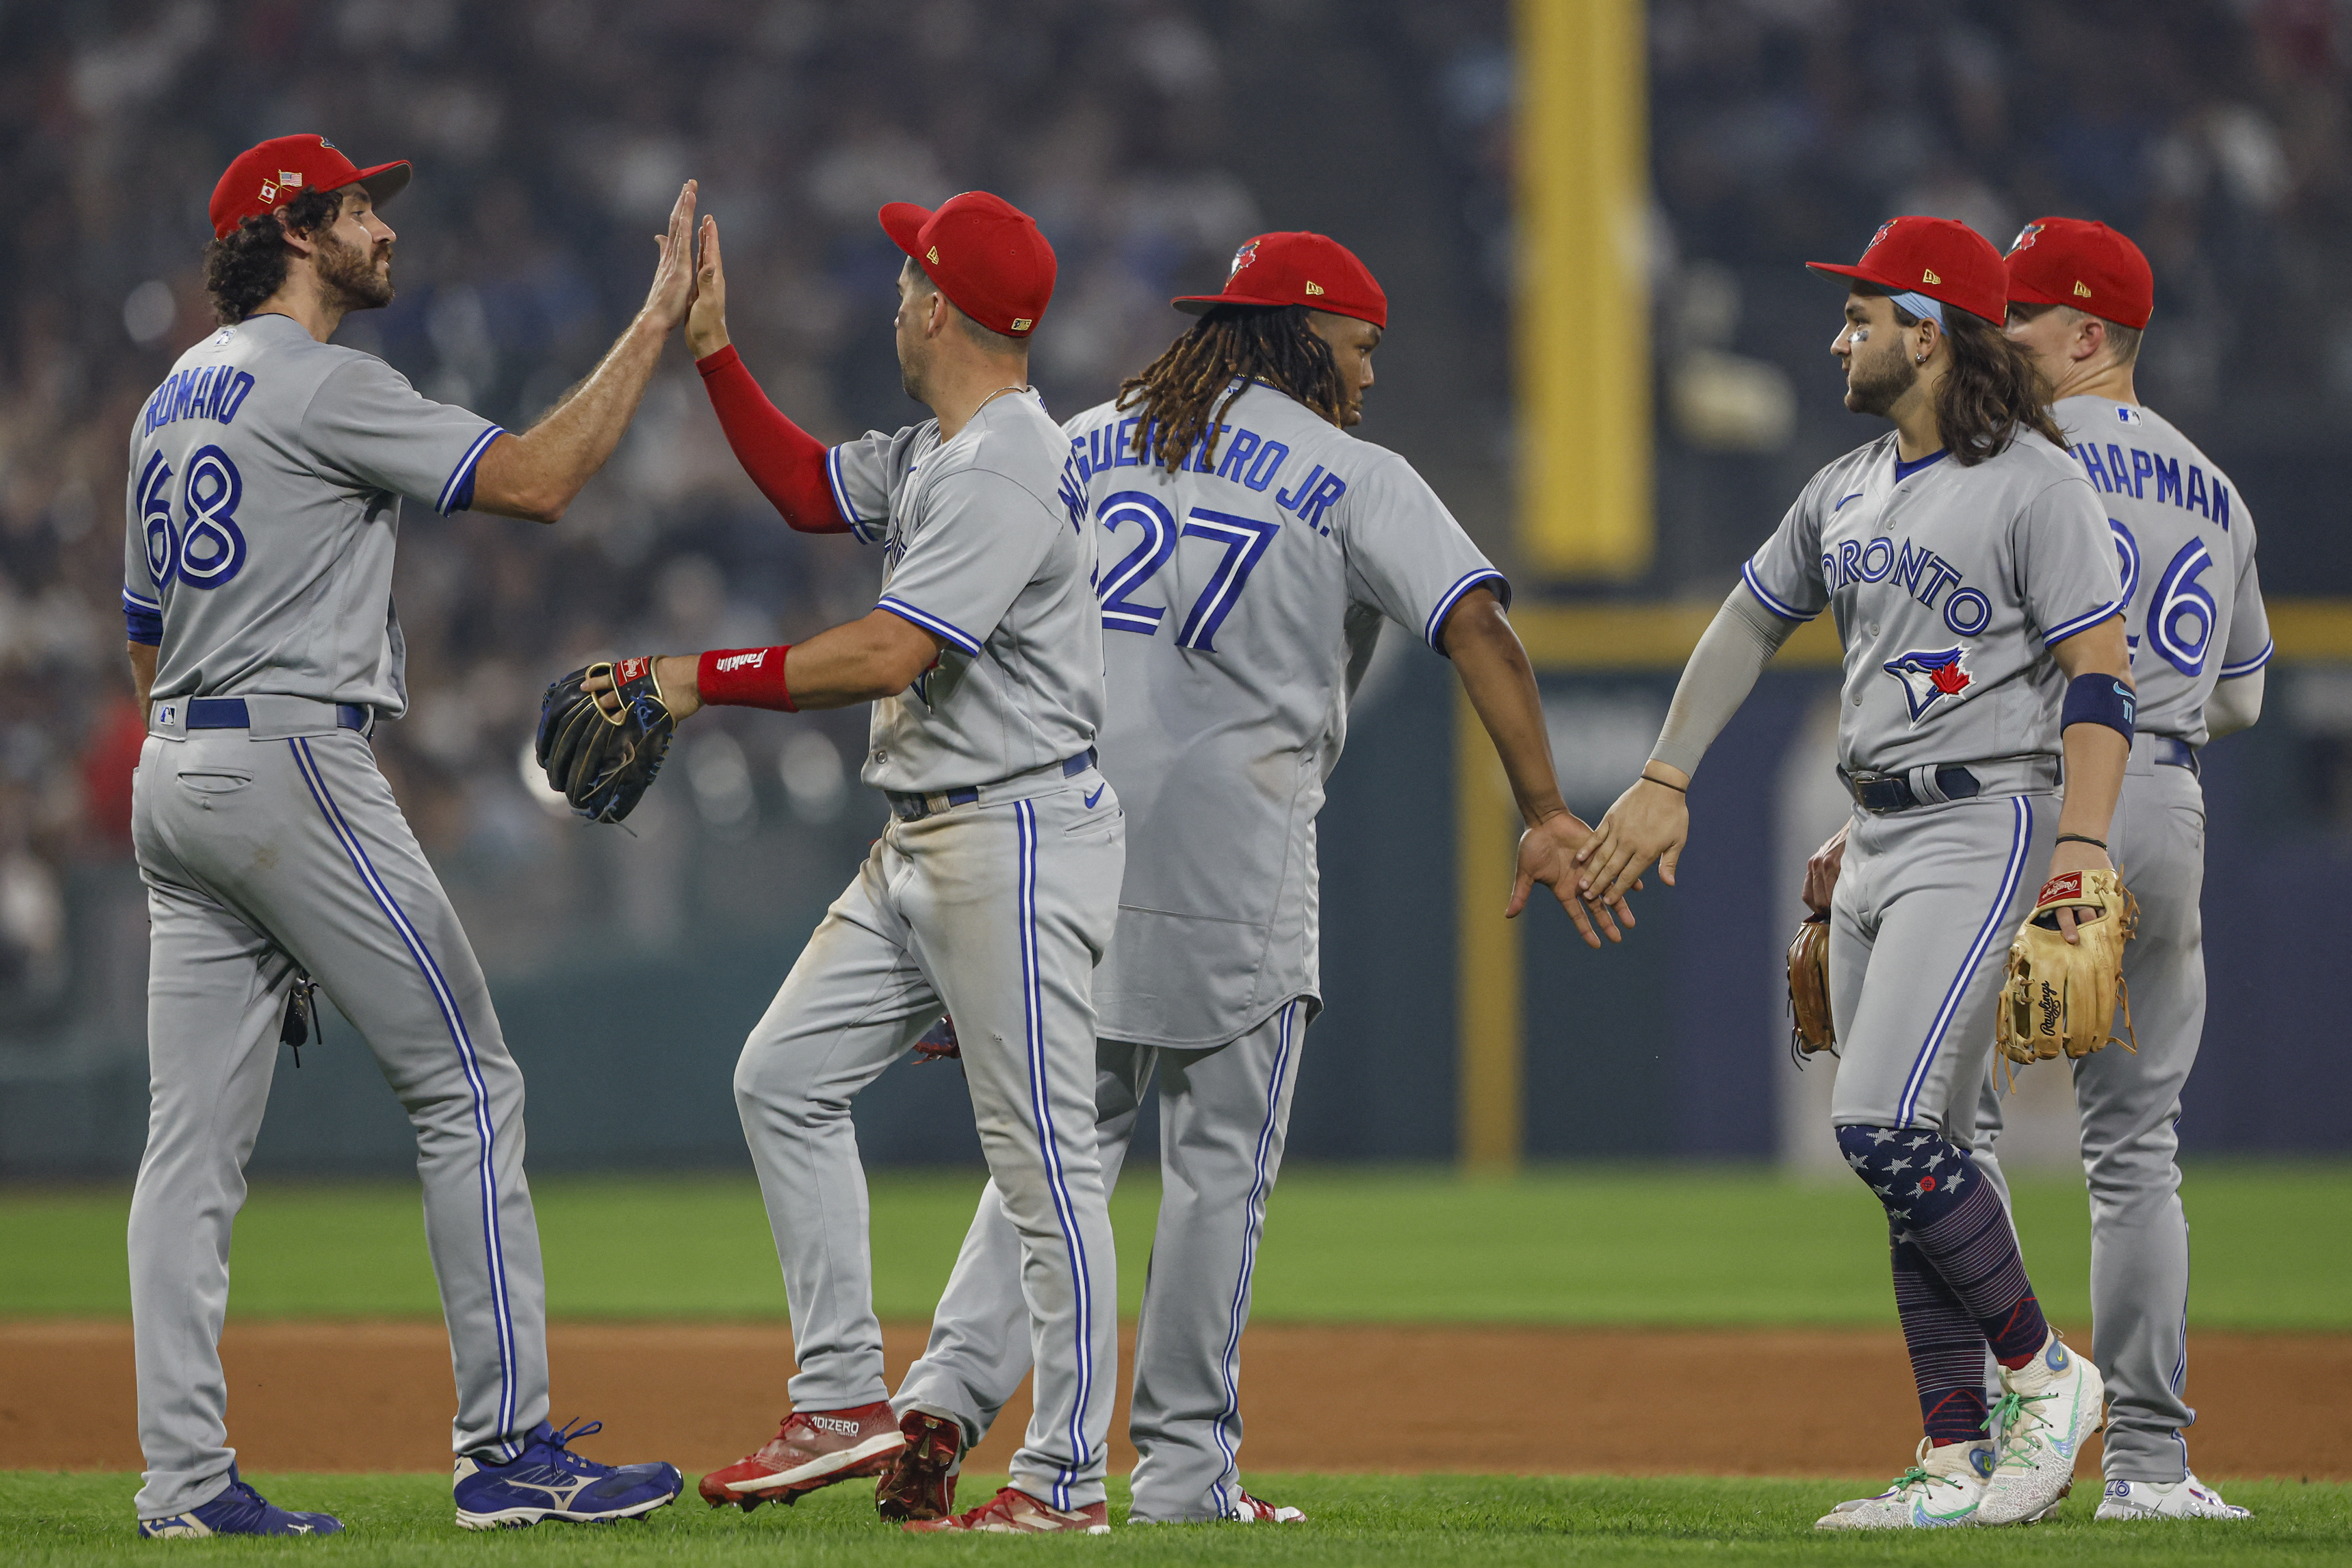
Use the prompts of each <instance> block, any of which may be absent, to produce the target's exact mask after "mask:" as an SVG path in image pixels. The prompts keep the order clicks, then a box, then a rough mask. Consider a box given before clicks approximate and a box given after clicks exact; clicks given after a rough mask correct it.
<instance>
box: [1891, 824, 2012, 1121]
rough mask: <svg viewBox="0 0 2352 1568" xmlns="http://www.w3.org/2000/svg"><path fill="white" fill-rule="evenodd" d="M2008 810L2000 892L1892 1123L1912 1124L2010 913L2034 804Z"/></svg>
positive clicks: (1949, 991)
mask: <svg viewBox="0 0 2352 1568" xmlns="http://www.w3.org/2000/svg"><path fill="white" fill-rule="evenodd" d="M2009 804H2010V808H2011V813H2012V815H2013V816H2014V817H2015V822H2014V824H2013V826H2012V827H2011V836H2010V841H2009V864H2008V865H2007V866H2006V867H2005V868H2002V871H2001V875H2000V892H1998V893H1996V894H1995V895H1994V896H1993V900H1992V908H1991V909H1990V910H1989V911H1987V913H1986V915H1985V918H1984V924H1983V925H1982V926H1980V927H1979V928H1978V930H1977V939H1976V941H1974V942H1970V943H1969V955H1968V956H1967V957H1966V958H1964V959H1962V960H1961V961H1960V971H1959V973H1958V974H1955V975H1953V976H1952V984H1951V985H1950V987H1949V988H1948V989H1947V990H1946V991H1945V993H1944V1005H1942V1006H1940V1007H1938V1008H1937V1009H1936V1021H1935V1023H1934V1025H1933V1026H1930V1027H1929V1028H1928V1030H1927V1039H1926V1040H1924V1041H1923V1042H1921V1044H1920V1047H1919V1055H1918V1058H1917V1059H1916V1060H1915V1061H1914V1062H1912V1064H1911V1076H1910V1077H1909V1078H1908V1079H1905V1080H1904V1084H1903V1098H1902V1100H1900V1101H1898V1102H1897V1103H1896V1105H1895V1125H1896V1126H1898V1127H1908V1126H1910V1125H1911V1117H1912V1114H1913V1113H1914V1112H1915V1111H1916V1110H1918V1109H1919V1092H1920V1090H1921V1089H1925V1088H1926V1087H1927V1069H1928V1068H1931V1067H1933V1066H1934V1065H1935V1061H1936V1053H1937V1051H1938V1050H1939V1049H1940V1048H1942V1047H1943V1044H1944V1032H1945V1031H1946V1030H1948V1029H1949V1028H1950V1027H1951V1026H1952V1018H1953V1016H1954V1015H1955V1014H1957V1013H1958V1012H1959V1010H1960V998H1961V997H1963V996H1965V995H1966V994H1968V989H1969V976H1971V975H1973V974H1974V973H1976V972H1977V965H1978V964H1979V963H1982V962H1984V955H1985V949H1986V948H1988V947H1990V945H1991V944H1992V940H1993V938H1994V936H1995V935H1997V934H1998V933H1999V932H2000V925H2001V918H2002V917H2003V916H2004V915H2006V914H2007V913H2008V912H2009V903H2010V900H2011V899H2012V898H2013V897H2015V896H2016V893H2017V879H2018V878H2019V877H2020V876H2021V874H2022V873H2023V872H2024V869H2025V858H2026V856H2027V854H2028V853H2030V852H2031V851H2032V847H2033V803H2032V801H2030V800H2028V799H2027V798H2026V797H2025V796H2023V795H2011V797H2010V801H2009Z"/></svg>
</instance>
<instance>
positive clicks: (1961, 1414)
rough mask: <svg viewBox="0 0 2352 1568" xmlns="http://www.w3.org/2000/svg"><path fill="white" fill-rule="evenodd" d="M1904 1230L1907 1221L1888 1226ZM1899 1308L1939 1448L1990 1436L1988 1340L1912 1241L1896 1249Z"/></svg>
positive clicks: (1928, 1426) (1927, 1425)
mask: <svg viewBox="0 0 2352 1568" xmlns="http://www.w3.org/2000/svg"><path fill="white" fill-rule="evenodd" d="M1888 1228H1889V1230H1890V1232H1895V1233H1899V1232H1901V1231H1902V1230H1903V1222H1902V1221H1901V1220H1899V1219H1898V1220H1890V1221H1889V1222H1888ZM1893 1257H1894V1264H1895V1311H1896V1312H1897V1313H1898V1314H1900V1315H1901V1317H1902V1319H1903V1344H1904V1348H1905V1349H1906V1350H1908V1351H1909V1352H1911V1380H1912V1382H1914V1383H1916V1384H1918V1387H1919V1419H1920V1425H1921V1426H1922V1427H1923V1428H1924V1429H1925V1430H1926V1432H1927V1436H1929V1437H1930V1438H1932V1439H1934V1440H1935V1441H1936V1442H1937V1443H1938V1444H1944V1443H1967V1442H1973V1441H1976V1440H1978V1439H1979V1438H1981V1437H1983V1436H1984V1435H1985V1386H1984V1356H1985V1338H1984V1335H1983V1334H1981V1333H1979V1332H1978V1331H1977V1321H1976V1319H1975V1318H1973V1317H1971V1316H1969V1310H1968V1309H1967V1308H1966V1307H1964V1306H1962V1305H1960V1301H1959V1298H1958V1297H1957V1296H1955V1295H1953V1294H1952V1290H1951V1287H1950V1286H1948V1285H1947V1284H1945V1283H1944V1279H1943V1276H1942V1275H1940V1274H1937V1272H1936V1268H1935V1266H1934V1265H1933V1264H1931V1263H1929V1262H1928V1261H1927V1254H1926V1253H1924V1252H1921V1251H1920V1250H1919V1247H1918V1244H1917V1243H1916V1242H1915V1241H1912V1240H1911V1239H1909V1238H1908V1237H1903V1238H1902V1239H1899V1240H1895V1242H1894V1246H1893Z"/></svg>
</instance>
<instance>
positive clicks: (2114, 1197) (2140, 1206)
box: [1977, 737, 2205, 1482]
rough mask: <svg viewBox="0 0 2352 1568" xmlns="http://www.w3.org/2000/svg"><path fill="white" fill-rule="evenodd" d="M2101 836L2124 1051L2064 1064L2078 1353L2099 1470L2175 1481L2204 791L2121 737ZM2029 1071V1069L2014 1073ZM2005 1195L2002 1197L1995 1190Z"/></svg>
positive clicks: (1991, 1142)
mask: <svg viewBox="0 0 2352 1568" xmlns="http://www.w3.org/2000/svg"><path fill="white" fill-rule="evenodd" d="M2107 843H2108V845H2109V848H2110V852H2111V855H2112V858H2114V860H2115V863H2116V869H2117V870H2118V871H2120V872H2121V873H2122V874H2123V879H2124V885H2125V886H2126V887H2127V888H2129V889H2131V891H2132V896H2133V897H2134V898H2136V899H2137V900H2139V935H2138V936H2137V937H2135V938H2134V939H2133V940H2132V941H2131V942H2128V943H2126V945H2125V948H2124V984H2125V985H2126V987H2127V989H2128V992H2129V994H2130V998H2131V1016H2132V1025H2133V1028H2134V1031H2135V1033H2136V1034H2137V1037H2138V1043H2139V1050H2138V1053H2137V1055H2135V1054H2133V1053H2132V1052H2130V1051H2127V1050H2125V1049H2124V1048H2123V1047H2120V1046H2110V1047H2107V1048H2106V1049H2105V1050H2103V1051H2095V1052H2093V1053H2092V1054H2091V1055H2089V1056H2087V1057H2084V1058H2081V1059H2079V1060H2077V1061H2075V1062H2074V1063H2073V1064H2072V1066H2073V1068H2074V1100H2075V1104H2076V1105H2077V1107H2078V1108H2079V1109H2080V1110H2081V1114H2082V1119H2083V1173H2084V1176H2085V1177H2087V1178H2088V1180H2089V1183H2090V1196H2091V1321H2092V1325H2093V1330H2092V1340H2091V1360H2092V1362H2093V1363H2094V1364H2095V1365H2096V1366H2097V1367H2098V1369H2099V1372H2100V1374H2101V1375H2102V1376H2104V1377H2105V1379H2106V1381H2107V1430H2106V1436H2105V1438H2104V1440H2103V1447H2102V1458H2101V1461H2100V1462H2101V1466H2102V1468H2104V1469H2105V1472H2106V1477H2107V1479H2109V1480H2120V1481H2158V1482H2170V1481H2177V1480H2179V1479H2181V1478H2182V1477H2183V1476H2185V1475H2187V1474H2188V1471H2189V1444H2188V1439H2187V1438H2185V1437H2183V1436H2181V1428H2182V1427H2184V1426H2189V1425H2190V1424H2192V1423H2193V1422H2195V1420H2196V1419H2197V1412H2196V1411H2194V1410H2193V1409H2191V1408H2189V1404H2188V1402H2187V1398H2186V1392H2187V1388H2188V1382H2189V1219H2188V1215H2186V1214H2185V1213H2184V1212H2183V1210H2182V1208H2181V1205H2180V1167H2179V1164H2178V1163H2176V1161H2177V1156H2178V1155H2179V1148H2180V1140H2179V1136H2178V1135H2177V1134H2176V1133H2175V1131H2174V1130H2173V1124H2174V1123H2175V1122H2176V1121H2179V1117H2180V1091H2181V1088H2182V1086H2183V1085H2184V1084H2185V1083H2187V1082H2188V1079H2189V1069H2190V1068H2193V1067H2194V1066H2196V1064H2197V1047H2198V1044H2199V1042H2200V1040H2201V1038H2202V1037H2203V1036H2204V1032H2205V935H2204V921H2203V917H2202V915H2201V914H2200V910H2199V903H2200V899H2201V897H2202V894H2203V891H2204V886H2205V793H2204V790H2203V788H2202V787H2201V786H2200V784H2198V782H2197V775H2196V774H2194V773H2190V772H2189V770H2188V769H2187V768H2179V767H2172V766H2169V765H2166V764H2158V763H2155V762H2154V761H2153V760H2152V759H2151V753H2150V748H2149V746H2148V744H2147V740H2146V738H2144V737H2143V738H2140V739H2139V740H2137V741H2136V742H2135V743H2134V745H2133V747H2132V754H2131V762H2130V763H2129V765H2128V766H2127V768H2126V771H2125V773H2124V792H2123V798H2122V800H2121V801H2120V802H2119V803H2118V804H2117V805H2116V815H2115V821H2114V824H2113V825H2112V826H2110V828H2109V829H2108V836H2107ZM2025 1070H2028V1071H2035V1070H2044V1069H2040V1068H2028V1069H2025ZM2000 1116H2001V1110H2000V1095H1999V1093H1998V1092H1997V1090H1996V1089H1995V1087H1994V1085H1993V1083H1992V1082H1991V1081H1990V1079H1988V1081H1987V1082H1986V1084H1985V1088H1984V1093H1983V1099H1982V1102H1981V1107H1980V1110H1979V1127H1978V1134H1977V1137H1978V1143H1979V1147H1980V1148H1982V1149H1986V1150H1990V1149H1991V1148H1993V1147H1995V1146H1996V1142H1997V1141H1998V1139H1999V1138H2000ZM2004 1195H2005V1194H2004Z"/></svg>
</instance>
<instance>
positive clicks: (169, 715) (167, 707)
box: [155, 702, 180, 724]
mask: <svg viewBox="0 0 2352 1568" xmlns="http://www.w3.org/2000/svg"><path fill="white" fill-rule="evenodd" d="M179 721H180V705H179V704H178V703H176V702H166V703H164V704H163V706H162V707H161V708H158V709H156V710H155V722H157V723H158V724H176V723H178V722H179Z"/></svg>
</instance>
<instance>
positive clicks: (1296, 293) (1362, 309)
mask: <svg viewBox="0 0 2352 1568" xmlns="http://www.w3.org/2000/svg"><path fill="white" fill-rule="evenodd" d="M1310 273H1311V274H1312V276H1309V274H1310ZM1169 302H1170V303H1171V304H1172V305H1174V306H1175V307H1176V308H1177V309H1178V310H1182V311H1185V312H1187V313H1189V314H1192V315H1195V316H1198V315H1203V314H1205V313H1207V312H1208V311H1210V310H1214V309H1216V308H1217V307H1218V306H1219V305H1257V306H1280V305H1312V306H1313V307H1314V308H1315V309H1316V310H1328V311H1329V312H1330V313H1331V314H1333V315H1335V316H1353V317H1354V318H1356V319H1357V320H1358V321H1370V322H1371V323H1372V325H1374V326H1376V327H1380V328H1382V329H1384V330H1385V329H1386V328H1387V326H1388V324H1389V297H1388V295H1387V294H1385V293H1383V292H1382V291H1381V286H1380V284H1379V283H1378V282H1377V281H1375V280H1374V279H1373V278H1372V274H1371V269H1370V268H1368V267H1366V266H1365V265H1364V264H1363V263H1362V262H1361V261H1360V260H1359V259H1357V257H1356V253H1355V252H1353V251H1351V250H1349V248H1348V247H1346V246H1344V245H1341V244H1340V243H1339V241H1338V240H1336V239H1333V238H1331V237H1329V236H1328V235H1320V234H1310V233H1307V232H1306V231H1304V230H1297V231H1293V232H1288V233H1281V234H1261V235H1258V236H1256V237H1255V238H1252V239H1247V240H1244V241H1243V242H1242V246H1241V248H1240V249H1238V250H1236V251H1234V265H1233V268H1232V270H1231V271H1229V272H1228V273H1227V274H1226V275H1225V288H1224V292H1223V293H1221V294H1187V295H1184V296H1182V297H1181V298H1180V299H1176V300H1171V301H1169Z"/></svg>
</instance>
